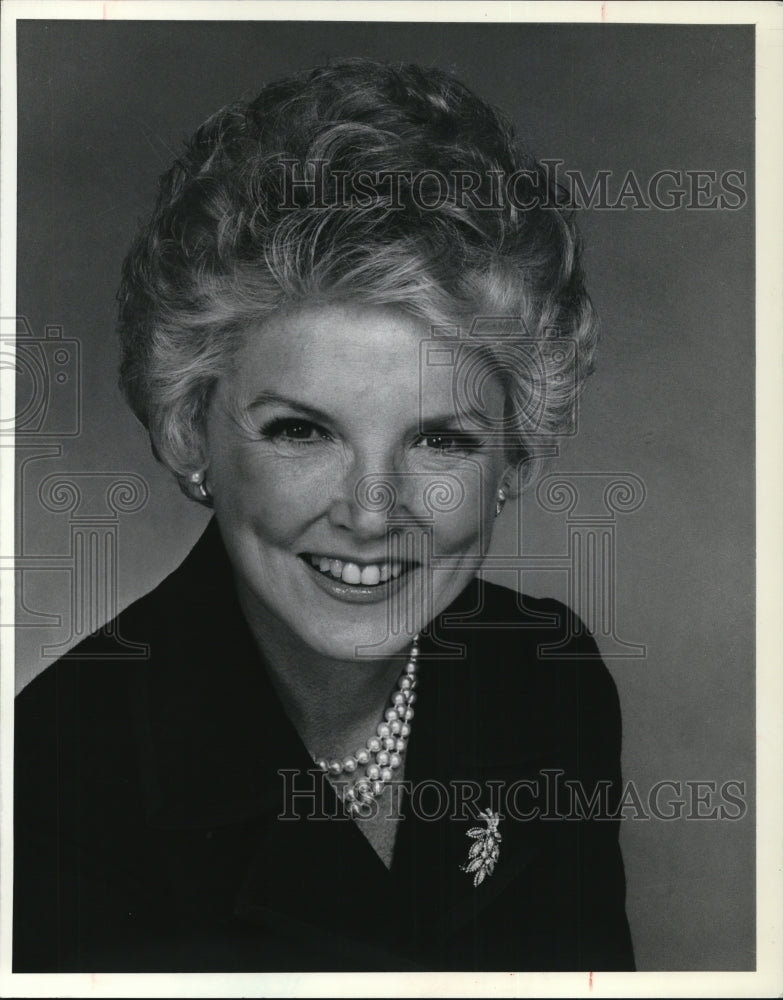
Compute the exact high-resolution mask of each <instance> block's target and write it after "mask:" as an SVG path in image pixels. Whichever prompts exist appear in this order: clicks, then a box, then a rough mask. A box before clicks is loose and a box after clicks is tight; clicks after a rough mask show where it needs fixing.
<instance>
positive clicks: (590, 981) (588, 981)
mask: <svg viewBox="0 0 783 1000" xmlns="http://www.w3.org/2000/svg"><path fill="white" fill-rule="evenodd" d="M601 6H602V7H603V4H601ZM587 985H588V986H589V987H590V989H592V988H593V973H592V970H591V971H590V978H589V979H588V980H587Z"/></svg>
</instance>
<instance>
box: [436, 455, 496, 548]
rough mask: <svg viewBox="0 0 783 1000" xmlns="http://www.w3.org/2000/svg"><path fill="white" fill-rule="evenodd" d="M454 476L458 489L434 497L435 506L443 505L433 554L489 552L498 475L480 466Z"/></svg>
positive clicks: (438, 515) (437, 515)
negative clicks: (495, 475)
mask: <svg viewBox="0 0 783 1000" xmlns="http://www.w3.org/2000/svg"><path fill="white" fill-rule="evenodd" d="M454 478H455V479H456V480H457V481H458V484H459V488H458V489H457V490H451V491H450V492H449V493H447V492H446V491H445V490H444V491H443V492H442V493H441V495H440V497H438V496H437V495H436V494H434V495H433V496H432V497H431V498H430V505H431V506H433V507H436V508H437V507H440V510H439V512H438V513H436V514H435V521H434V526H433V535H434V538H433V543H434V552H433V554H434V555H436V556H437V555H439V554H441V555H455V554H458V553H460V552H466V553H474V554H485V553H486V551H487V549H488V548H489V543H490V540H491V534H492V526H493V524H494V520H495V518H494V509H495V501H494V476H493V475H492V474H491V471H490V470H488V469H484V468H480V469H471V470H470V472H469V474H463V475H457V476H455V477H454Z"/></svg>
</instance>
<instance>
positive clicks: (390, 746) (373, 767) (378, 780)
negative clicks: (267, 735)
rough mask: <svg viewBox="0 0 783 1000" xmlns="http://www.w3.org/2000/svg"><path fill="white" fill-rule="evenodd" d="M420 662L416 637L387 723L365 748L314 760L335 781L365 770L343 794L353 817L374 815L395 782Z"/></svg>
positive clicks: (392, 700)
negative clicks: (376, 804)
mask: <svg viewBox="0 0 783 1000" xmlns="http://www.w3.org/2000/svg"><path fill="white" fill-rule="evenodd" d="M418 659H419V637H418V635H415V636H414V637H413V646H412V648H411V652H410V656H409V658H408V662H407V663H406V664H405V669H404V670H403V672H402V674H401V675H400V679H399V681H398V682H397V690H396V691H395V692H394V694H393V695H392V698H391V705H390V706H389V708H387V709H386V715H385V721H384V722H381V723H379V724H378V727H377V729H376V730H375V733H376V735H374V736H371V737H370V738H369V739H368V740H367V743H366V744H365V746H363V747H362V748H361V749H359V750H357V751H356V753H353V754H349V755H348V756H347V757H343V759H342V760H337V759H336V758H333V759H331V760H330V759H328V758H327V757H318V758H317V759H316V761H315V764H316V767H318V768H320V770H321V771H323V772H324V773H325V774H328V775H329V776H330V777H332V778H339V777H340V775H343V774H346V775H347V774H355V773H356V771H357V768H359V767H364V768H366V770H365V772H364V774H363V775H360V776H359V777H356V778H354V779H353V780H351V781H350V782H349V783H348V787H347V788H346V790H345V793H344V794H343V803H344V805H345V807H346V809H347V810H348V813H349V814H350V815H352V816H368V815H371V814H372V809H371V808H370V806H371V803H372V802H373V800H374V799H377V798H378V797H379V796H380V795H382V794H383V789H384V787H385V785H386V783H387V782H389V781H391V780H392V777H393V776H394V772H395V771H396V770H397V768H398V767H399V766H400V764H401V763H402V754H403V753H404V752H405V748H406V746H407V745H408V737H409V736H410V732H411V727H410V721H411V719H412V718H413V703H414V702H415V701H416V669H417V666H418Z"/></svg>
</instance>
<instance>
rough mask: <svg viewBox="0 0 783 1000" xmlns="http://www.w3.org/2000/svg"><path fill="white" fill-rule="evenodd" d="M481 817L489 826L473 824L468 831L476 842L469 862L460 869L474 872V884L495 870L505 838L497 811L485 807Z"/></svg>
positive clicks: (469, 855)
mask: <svg viewBox="0 0 783 1000" xmlns="http://www.w3.org/2000/svg"><path fill="white" fill-rule="evenodd" d="M479 818H480V819H482V820H483V821H484V822H485V823H486V824H487V828H486V830H485V829H484V828H483V827H481V826H473V827H471V828H470V830H468V831H467V833H466V836H467V837H470V839H471V840H473V841H474V843H473V844H471V845H470V850H469V851H468V863H467V864H466V865H460V871H463V872H469V873H472V875H473V885H474V886H476V885H481V883H482V882H483V881H484V879H485V878H486V877H487V875H491V874H492V872H493V871H494V870H495V865H496V863H497V860H498V858H499V857H500V842H501V840H502V839H503V837H502V836H501V835H500V831H499V830H498V824H499V823H500V816H499V815H498V814H497V813H494V812H491V811H490V810H489V809H485V810H484V811H483V812H481V813H479Z"/></svg>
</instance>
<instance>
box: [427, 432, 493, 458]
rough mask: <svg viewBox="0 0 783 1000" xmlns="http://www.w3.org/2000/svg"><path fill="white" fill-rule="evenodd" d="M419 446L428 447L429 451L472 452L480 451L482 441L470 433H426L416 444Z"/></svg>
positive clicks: (443, 452) (445, 452) (444, 452)
mask: <svg viewBox="0 0 783 1000" xmlns="http://www.w3.org/2000/svg"><path fill="white" fill-rule="evenodd" d="M416 447H417V448H426V449H427V450H428V451H436V452H440V453H442V454H447V453H453V454H470V453H471V452H474V451H478V449H479V448H480V447H481V441H479V439H478V438H476V437H471V436H470V435H468V434H449V433H443V434H424V435H423V436H422V437H421V438H419V441H418V443H417V445H416Z"/></svg>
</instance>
